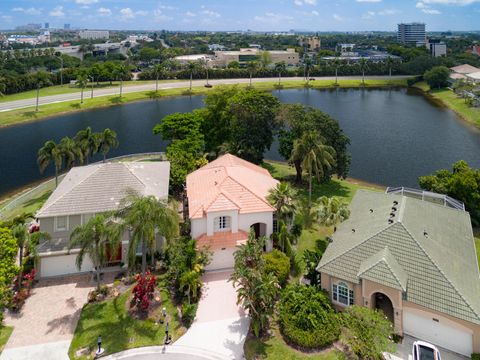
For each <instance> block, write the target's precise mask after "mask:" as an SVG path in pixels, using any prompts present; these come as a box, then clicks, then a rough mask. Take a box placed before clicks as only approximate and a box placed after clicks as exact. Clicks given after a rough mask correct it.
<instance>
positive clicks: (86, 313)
mask: <svg viewBox="0 0 480 360" xmlns="http://www.w3.org/2000/svg"><path fill="white" fill-rule="evenodd" d="M159 284H160V288H161V289H162V291H161V298H162V305H161V306H160V307H159V308H158V311H161V308H162V307H163V306H165V307H166V308H167V313H168V314H169V317H170V320H169V333H170V334H171V336H172V338H173V341H175V340H177V339H178V338H179V337H180V336H181V335H182V334H183V331H184V328H182V326H181V325H180V319H179V317H178V314H177V309H176V307H175V306H174V305H173V303H172V301H171V299H170V297H169V293H168V292H167V291H166V290H164V289H165V284H166V283H165V281H164V280H163V279H161V280H160V281H159ZM129 295H130V291H128V292H126V293H125V294H122V295H120V296H119V297H117V298H115V299H111V300H107V301H105V302H102V303H96V304H87V305H85V306H84V307H83V309H82V313H81V315H80V320H79V321H78V324H77V328H76V329H75V334H74V337H73V340H72V343H71V345H70V349H69V352H68V354H69V356H70V358H71V359H77V358H76V357H75V356H74V355H75V352H76V351H77V350H79V349H82V348H85V347H90V348H91V349H92V350H93V349H94V347H95V346H96V343H97V338H98V336H99V335H102V340H103V347H104V348H105V351H106V352H107V353H108V354H112V353H116V352H119V351H123V350H127V349H131V348H136V347H141V346H153V345H162V344H163V341H164V337H165V325H164V324H160V325H156V324H155V322H154V321H153V320H150V319H149V320H136V319H134V318H132V317H131V316H130V315H129V314H128V311H127V307H128V304H126V302H127V299H128V297H129ZM87 358H88V357H81V358H80V359H87Z"/></svg>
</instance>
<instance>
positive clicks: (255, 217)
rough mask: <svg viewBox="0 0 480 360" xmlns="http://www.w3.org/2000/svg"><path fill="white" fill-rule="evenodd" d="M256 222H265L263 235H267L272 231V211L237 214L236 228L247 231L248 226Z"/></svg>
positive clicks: (248, 229)
mask: <svg viewBox="0 0 480 360" xmlns="http://www.w3.org/2000/svg"><path fill="white" fill-rule="evenodd" d="M256 223H264V224H267V229H266V234H265V236H267V237H269V236H270V235H272V232H273V212H271V211H269V212H257V213H249V214H240V215H239V216H238V228H239V229H240V230H243V231H246V232H249V231H250V226H252V225H253V224H256Z"/></svg>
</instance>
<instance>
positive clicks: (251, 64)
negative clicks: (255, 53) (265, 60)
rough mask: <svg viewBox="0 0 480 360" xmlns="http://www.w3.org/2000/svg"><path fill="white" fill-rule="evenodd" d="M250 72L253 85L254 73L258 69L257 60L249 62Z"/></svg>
mask: <svg viewBox="0 0 480 360" xmlns="http://www.w3.org/2000/svg"><path fill="white" fill-rule="evenodd" d="M247 70H248V74H249V75H250V86H252V77H253V73H254V72H256V71H257V70H258V63H257V62H256V61H249V62H248V63H247Z"/></svg>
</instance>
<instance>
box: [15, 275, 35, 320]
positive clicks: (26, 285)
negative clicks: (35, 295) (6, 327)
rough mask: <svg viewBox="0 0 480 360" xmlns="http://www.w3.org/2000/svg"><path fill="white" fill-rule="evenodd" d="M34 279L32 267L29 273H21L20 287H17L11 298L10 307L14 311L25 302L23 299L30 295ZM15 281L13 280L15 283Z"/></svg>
mask: <svg viewBox="0 0 480 360" xmlns="http://www.w3.org/2000/svg"><path fill="white" fill-rule="evenodd" d="M34 280H35V269H32V271H30V272H29V273H26V274H24V275H23V279H22V287H21V288H20V289H18V290H17V291H16V292H15V293H14V295H13V298H12V305H11V308H12V310H14V311H19V310H20V309H21V308H22V306H23V304H25V300H27V297H28V296H29V295H30V290H31V288H32V285H33V281H34ZM16 283H17V282H16V281H15V284H16Z"/></svg>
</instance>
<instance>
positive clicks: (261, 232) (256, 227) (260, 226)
mask: <svg viewBox="0 0 480 360" xmlns="http://www.w3.org/2000/svg"><path fill="white" fill-rule="evenodd" d="M250 229H253V231H254V232H255V237H256V238H259V237H262V236H266V235H267V224H265V223H255V224H253V225H251V226H250Z"/></svg>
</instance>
